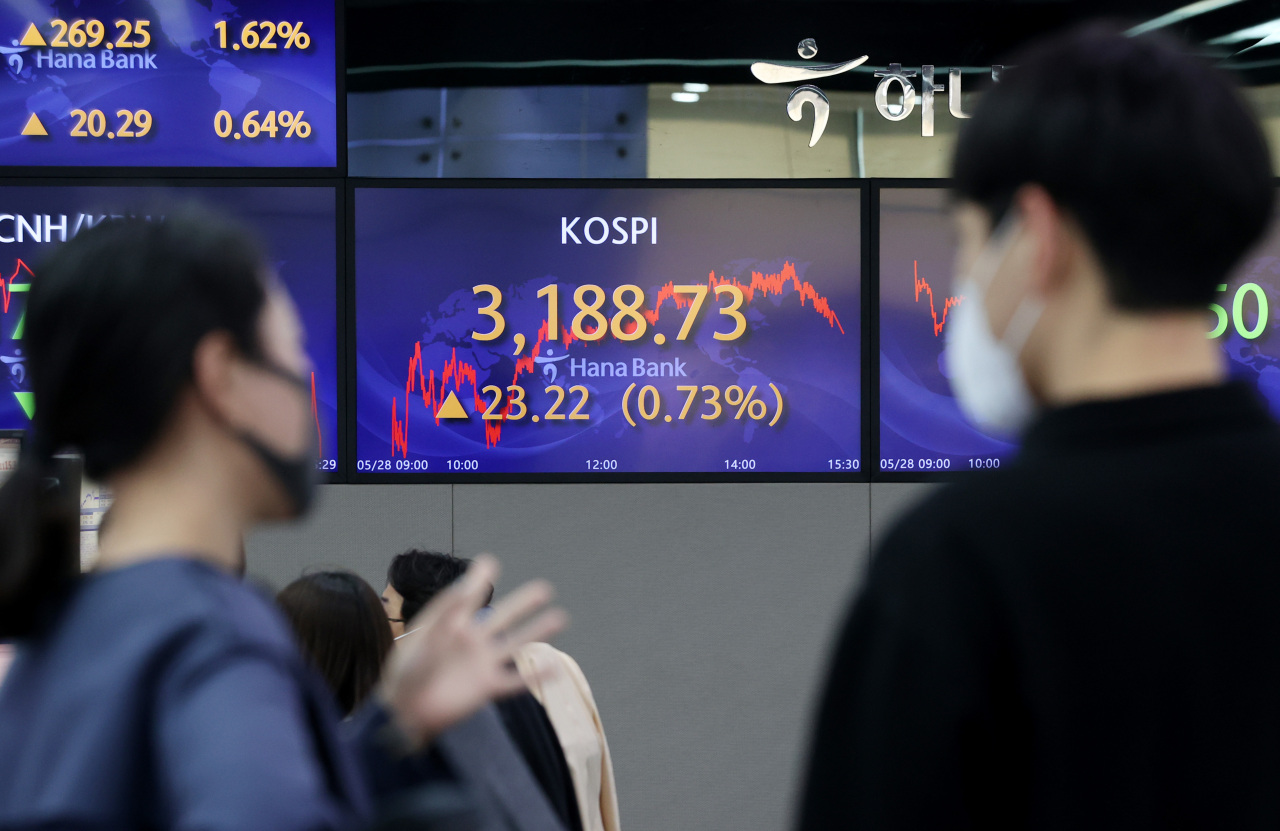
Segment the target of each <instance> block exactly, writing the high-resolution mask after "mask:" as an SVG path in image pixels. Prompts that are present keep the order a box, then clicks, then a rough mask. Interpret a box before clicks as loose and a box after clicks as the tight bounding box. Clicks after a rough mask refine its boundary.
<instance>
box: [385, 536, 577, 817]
mask: <svg viewBox="0 0 1280 831" xmlns="http://www.w3.org/2000/svg"><path fill="white" fill-rule="evenodd" d="M470 565H471V562H470V561H469V560H464V559H460V558H458V557H455V556H453V555H451V554H443V553H440V552H438V551H422V550H418V549H411V550H409V551H405V552H402V553H400V554H397V555H396V556H395V557H393V558H392V560H391V564H390V565H389V566H388V568H387V586H386V588H385V589H384V590H383V592H382V603H383V606H384V607H385V608H386V610H387V617H388V619H389V620H390V621H391V625H392V627H395V626H396V625H397V623H399V625H400V626H401V627H403V626H404V623H403V621H404V620H412V619H413V617H414V615H416V614H417V613H418V610H419V609H420V608H422V607H423V606H424V605H425V604H428V603H430V602H431V601H432V599H433V598H435V597H436V596H437V595H438V594H440V592H442V591H444V590H445V589H447V588H448V587H449V586H450V585H452V584H454V583H455V582H457V581H458V580H459V579H461V578H462V576H463V575H464V574H465V573H466V572H467V570H468V567H469V566H470ZM490 595H491V596H492V587H490ZM393 631H394V629H393ZM495 710H496V713H497V715H498V716H499V717H500V718H501V721H502V725H503V726H504V727H505V732H506V734H507V736H509V738H510V740H511V741H512V742H514V744H515V747H516V748H517V749H518V750H519V753H520V756H521V757H523V761H524V766H525V767H526V769H527V770H528V771H529V772H531V773H532V774H533V776H534V778H536V780H537V783H538V785H539V786H540V788H541V791H542V793H543V795H544V796H545V797H546V799H547V800H548V801H549V802H550V804H551V806H552V807H553V808H554V810H555V813H556V815H557V816H558V817H559V819H560V821H561V822H562V823H563V824H564V826H565V828H567V829H569V831H576V830H577V829H581V828H583V816H582V814H581V813H580V812H579V807H578V806H579V802H578V796H577V793H576V791H575V789H574V782H573V778H572V775H571V771H570V768H569V765H568V761H567V759H566V757H565V754H564V751H563V749H562V747H561V743H560V739H559V737H558V736H557V734H556V731H555V727H554V726H553V724H552V723H551V720H550V719H549V718H548V714H547V711H546V710H545V709H543V707H542V705H541V704H540V703H539V702H538V700H537V699H536V698H534V696H533V695H531V694H529V693H528V692H527V691H526V692H522V693H519V694H517V695H513V696H510V697H508V698H506V699H504V700H502V701H499V702H497V704H496V705H495ZM473 728H474V726H473ZM448 738H452V737H446V739H448ZM499 738H500V737H493V736H490V737H485V738H483V739H482V740H483V741H486V742H493V743H498V744H500V743H501V742H500V741H499ZM480 740H481V739H477V741H480ZM471 744H472V742H461V741H459V742H455V746H456V750H457V752H459V753H460V754H462V755H470V754H471V753H472V752H473V751H474V748H473V747H472V746H470V745H471ZM459 764H465V760H460V762H459ZM511 775H517V776H518V775H519V774H518V773H515V772H514V771H513V773H512V774H511Z"/></svg>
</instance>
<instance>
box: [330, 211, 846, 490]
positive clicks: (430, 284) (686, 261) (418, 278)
mask: <svg viewBox="0 0 1280 831" xmlns="http://www.w3.org/2000/svg"><path fill="white" fill-rule="evenodd" d="M354 205H355V208H354V209H355V216H354V221H355V264H356V268H355V276H354V280H355V307H356V308H355V316H356V332H355V347H356V417H357V428H356V457H357V461H356V475H357V476H359V475H360V474H362V473H365V474H390V475H392V476H395V475H397V474H417V475H421V476H431V475H440V476H442V477H447V478H460V477H462V478H465V476H466V475H469V474H471V475H475V474H479V475H484V474H503V475H516V476H518V475H520V474H526V475H545V474H568V475H586V476H589V475H594V474H599V473H603V474H618V475H622V474H666V473H681V474H719V475H729V476H733V477H740V476H751V475H760V474H769V473H772V474H793V475H804V476H813V475H819V476H821V475H845V476H847V475H849V474H851V473H856V472H857V471H859V470H860V469H861V464H862V463H861V457H860V454H861V446H860V444H861V443H860V433H861V427H860V422H861V418H860V410H861V395H860V383H861V382H860V374H861V373H860V367H859V358H860V348H859V346H860V343H859V341H860V330H861V326H860V321H859V315H860V297H859V294H860V286H859V279H860V271H861V269H860V250H859V239H860V193H859V191H858V190H856V189H848V188H845V189H835V188H805V189H796V188H791V189H780V188H779V189H774V188H755V189H738V188H718V189H716V188H704V189H699V188H644V187H633V188H592V189H580V188H579V189H558V188H528V189H497V188H470V189H460V188H437V187H425V188H424V187H362V188H356V190H355V203H354Z"/></svg>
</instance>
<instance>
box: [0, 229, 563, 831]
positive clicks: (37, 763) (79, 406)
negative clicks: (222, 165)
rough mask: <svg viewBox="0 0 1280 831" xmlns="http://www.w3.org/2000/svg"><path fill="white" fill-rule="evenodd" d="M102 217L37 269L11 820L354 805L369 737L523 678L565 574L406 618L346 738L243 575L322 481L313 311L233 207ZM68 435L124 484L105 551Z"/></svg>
mask: <svg viewBox="0 0 1280 831" xmlns="http://www.w3.org/2000/svg"><path fill="white" fill-rule="evenodd" d="M167 214H168V215H167V216H166V218H165V220H164V221H161V222H148V221H141V220H132V219H127V220H109V221H105V222H102V223H100V224H98V225H96V226H94V227H92V228H90V229H87V230H84V231H81V232H80V233H79V234H77V235H76V236H75V237H74V238H73V239H72V240H70V241H69V242H67V243H66V244H65V245H63V246H60V247H59V248H58V249H56V251H55V252H54V254H53V255H52V257H51V258H50V259H49V260H48V261H47V262H46V263H45V264H44V265H43V267H42V268H40V269H39V270H38V272H37V273H38V274H39V278H38V279H35V280H33V281H32V286H31V292H30V294H29V300H28V306H27V310H26V315H27V318H26V324H27V328H26V339H25V344H24V346H25V348H26V349H27V358H28V369H29V373H30V379H31V383H32V387H33V394H34V398H35V415H34V418H33V422H32V439H33V440H32V441H31V442H30V444H29V445H28V448H27V449H26V453H27V455H26V456H25V457H24V458H23V459H22V461H21V464H20V465H19V468H18V470H17V471H16V473H14V475H13V476H12V477H11V478H10V479H9V480H8V481H7V482H6V483H5V484H4V486H3V487H2V488H0V639H6V640H8V639H12V640H15V641H16V642H17V644H18V651H17V657H16V659H15V660H14V663H13V665H12V667H11V668H10V671H9V674H8V676H7V678H6V679H5V683H4V685H3V686H2V687H0V748H3V749H4V752H3V753H0V783H3V784H2V785H0V827H4V828H9V829H24V828H42V829H43V828H71V827H76V828H89V827H92V828H153V829H168V828H200V829H208V831H221V830H222V829H227V830H228V831H229V830H230V829H236V830H237V831H246V830H248V831H252V830H253V829H264V830H265V829H271V830H272V831H288V830H289V829H332V828H348V827H351V826H352V825H354V824H357V823H359V822H361V821H362V820H363V819H364V818H365V817H367V816H368V815H369V813H370V797H369V793H368V785H367V784H366V781H365V779H364V777H363V776H362V772H361V770H360V769H359V767H358V765H357V760H358V759H372V758H377V757H378V755H379V754H382V755H384V756H388V757H390V756H391V754H393V753H403V752H405V751H406V750H411V749H413V748H418V747H421V746H422V745H423V744H424V743H427V742H430V741H431V740H432V739H433V738H434V737H435V736H437V735H439V734H440V733H441V732H442V731H444V730H445V729H446V728H447V727H449V726H450V725H453V724H456V723H458V722H459V721H461V720H463V719H465V718H466V717H468V716H469V715H470V714H472V713H473V712H475V711H476V710H477V709H478V708H481V707H483V706H484V705H485V704H486V702H488V701H489V700H490V699H492V698H493V697H494V696H496V695H504V694H509V693H512V692H514V691H516V690H518V689H522V688H523V685H522V683H521V682H520V679H519V675H518V673H516V672H515V671H514V670H513V669H511V668H510V667H509V662H510V660H511V655H512V653H513V652H514V650H515V649H516V648H518V647H519V646H520V645H521V644H522V643H524V642H526V641H527V640H529V639H534V640H538V639H541V637H542V633H543V632H544V631H545V630H548V629H550V630H554V629H557V628H559V627H560V626H561V625H563V622H564V621H563V619H562V617H561V615H560V613H558V612H555V611H550V612H548V611H540V610H544V609H545V607H546V603H547V601H548V599H549V597H550V592H549V588H548V587H547V586H546V585H545V584H542V585H538V584H534V585H531V586H528V587H526V588H524V589H520V590H517V592H515V593H514V594H513V595H512V596H510V597H508V598H505V599H504V600H503V601H502V602H500V603H498V604H496V605H495V607H494V611H493V613H492V614H490V615H489V616H488V617H487V618H486V619H484V620H478V619H477V618H476V616H475V612H476V610H477V609H478V608H480V606H481V603H482V601H483V600H484V599H485V596H486V594H487V592H488V590H489V587H490V585H491V584H492V582H493V580H494V579H495V575H496V573H497V567H496V564H495V563H494V562H493V561H492V560H483V561H480V562H477V564H476V568H475V569H473V572H474V573H473V574H470V575H468V579H467V580H464V581H463V583H462V584H461V585H460V586H459V588H458V590H457V591H453V592H449V593H447V594H445V595H441V596H440V597H438V598H437V599H436V602H434V603H432V604H431V605H430V606H429V607H428V608H426V609H425V610H423V612H422V614H421V616H420V617H419V618H418V619H417V620H415V621H414V628H415V630H416V631H415V634H414V636H413V637H412V638H408V639H406V640H405V641H404V642H403V643H402V644H401V647H400V648H399V649H398V650H396V652H395V654H393V655H392V657H391V659H390V661H389V662H388V664H387V667H386V670H385V672H384V677H383V680H382V682H381V684H380V685H379V688H378V692H377V695H376V700H375V701H371V702H370V705H369V706H368V707H366V708H365V709H364V710H362V711H361V718H360V719H358V725H356V726H358V727H359V728H360V730H359V731H353V734H352V740H351V743H350V744H348V743H347V741H345V740H344V739H343V737H342V736H340V735H339V730H338V715H337V712H336V710H335V708H334V705H333V702H332V696H330V695H329V693H328V691H327V690H325V689H323V687H322V685H321V684H320V683H319V682H318V680H315V677H314V674H313V673H312V672H311V671H310V670H309V669H308V668H307V667H306V666H305V664H304V661H303V659H302V657H301V655H300V654H299V652H298V650H297V648H296V646H295V645H294V644H293V641H292V638H291V637H290V635H289V632H288V628H287V624H286V623H285V621H284V620H283V618H282V617H281V616H280V614H279V612H278V611H277V610H275V609H274V608H272V607H271V604H270V603H269V601H267V600H266V599H265V598H262V597H260V596H259V595H258V594H257V593H256V592H254V591H253V590H251V589H249V588H248V587H246V586H245V585H244V583H243V582H242V581H241V580H239V579H238V578H236V577H235V576H234V572H235V571H236V570H237V569H238V568H239V566H240V563H241V559H242V558H241V541H242V539H243V533H244V531H245V530H246V529H247V528H249V527H251V526H253V525H255V524H257V523H259V522H263V521H268V520H276V519H286V518H292V517H297V516H300V515H301V514H304V513H305V512H306V511H307V509H308V507H309V505H310V503H311V497H312V493H313V490H314V482H315V479H314V470H315V463H314V460H313V450H312V447H313V444H312V443H313V441H314V434H313V433H312V432H311V428H310V425H311V418H310V415H311V414H310V401H309V395H308V393H307V390H306V389H305V388H304V385H303V383H302V380H301V379H302V377H303V375H304V373H305V371H306V369H307V359H306V357H305V353H304V352H303V350H302V343H301V338H302V333H301V328H300V325H299V323H298V318H297V314H296V312H295V310H294V307H293V305H292V303H291V301H290V300H289V297H288V295H287V293H286V292H285V291H284V289H283V288H282V287H281V286H280V284H279V282H278V280H276V279H275V278H274V276H273V275H272V273H271V271H270V267H269V266H268V265H267V263H268V262H269V261H268V260H267V259H266V258H265V257H264V255H263V254H262V253H261V251H260V250H259V249H258V247H257V245H256V243H255V242H254V241H253V240H252V238H251V237H250V236H249V235H248V234H247V233H246V232H244V231H243V230H241V229H239V228H238V227H236V226H233V225H231V224H229V223H227V222H226V221H224V220H222V219H220V218H218V217H216V216H213V215H210V214H207V213H204V212H202V211H199V210H196V209H180V210H174V211H169V212H167ZM64 447H66V448H76V449H78V450H79V451H80V452H81V453H82V454H83V458H84V465H85V472H86V474H87V475H88V476H90V477H91V478H93V479H94V480H96V481H99V482H102V483H104V484H105V485H106V486H107V487H109V488H110V489H111V490H112V492H113V493H114V495H115V501H114V504H113V506H112V509H111V523H110V526H109V527H108V529H107V530H106V532H105V533H104V535H103V538H102V540H101V546H100V558H99V560H98V562H97V565H96V567H95V569H94V571H93V572H92V573H90V574H87V575H83V576H81V575H80V573H79V562H78V553H77V532H76V529H77V526H78V517H77V516H76V515H75V512H74V511H71V510H69V509H68V508H65V507H63V505H64V503H63V501H61V500H60V499H59V498H58V495H57V494H56V493H53V492H51V490H50V489H49V488H48V487H47V486H46V482H47V481H48V479H49V475H50V471H51V470H52V465H53V456H54V454H55V453H56V452H58V451H59V450H60V449H62V448H64Z"/></svg>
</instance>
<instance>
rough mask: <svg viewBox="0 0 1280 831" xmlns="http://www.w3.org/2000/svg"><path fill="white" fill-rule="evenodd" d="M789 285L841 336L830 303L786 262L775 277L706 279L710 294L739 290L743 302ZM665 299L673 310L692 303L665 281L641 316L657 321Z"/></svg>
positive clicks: (756, 274)
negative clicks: (728, 288)
mask: <svg viewBox="0 0 1280 831" xmlns="http://www.w3.org/2000/svg"><path fill="white" fill-rule="evenodd" d="M788 283H790V284H791V285H792V287H794V288H795V290H796V294H798V295H800V305H801V306H804V305H806V301H809V302H812V303H813V310H814V311H815V312H817V313H818V314H820V315H822V316H823V317H824V318H826V320H827V324H828V325H830V326H832V327H834V328H836V329H839V330H840V334H842V335H843V334H844V327H843V326H841V325H840V318H838V317H836V313H835V311H834V310H832V308H831V303H830V302H829V301H828V300H827V298H826V297H824V296H823V295H821V294H819V293H818V290H817V289H816V288H814V287H813V284H812V283H810V282H809V281H808V280H801V279H800V276H799V275H798V274H796V267H795V264H794V263H792V262H791V261H790V260H788V261H787V262H785V263H783V264H782V270H781V271H779V272H777V273H776V274H764V273H762V272H759V271H753V272H751V282H749V283H742V282H740V281H739V280H738V279H737V278H736V277H716V273H715V272H714V271H713V272H711V273H710V274H709V275H708V276H707V285H708V286H709V287H710V288H711V290H712V291H713V292H714V291H715V289H716V287H717V286H734V287H736V288H739V289H741V290H742V295H743V297H745V298H746V301H747V303H750V302H751V301H752V300H754V299H755V295H756V293H757V292H759V293H760V294H761V295H763V296H766V297H767V296H769V295H771V294H772V295H780V294H782V291H783V289H785V288H786V287H787V284H788ZM667 300H674V301H675V304H676V308H677V309H683V308H685V307H687V306H688V305H689V304H690V303H692V302H693V298H692V297H688V296H687V295H680V294H676V284H675V282H669V283H667V284H666V285H665V286H663V287H662V288H660V289H658V299H657V300H656V301H654V304H653V309H651V310H650V309H646V310H645V312H644V316H645V317H646V318H648V320H649V323H650V324H654V323H657V322H658V317H659V315H660V314H661V313H662V304H663V303H665V302H666V301H667Z"/></svg>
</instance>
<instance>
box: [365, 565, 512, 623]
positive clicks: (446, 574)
mask: <svg viewBox="0 0 1280 831" xmlns="http://www.w3.org/2000/svg"><path fill="white" fill-rule="evenodd" d="M470 565H471V561H470V560H464V559H462V558H461V557H455V556H453V555H452V554H443V553H441V552H439V551H422V550H419V549H416V548H412V549H410V550H408V551H405V552H404V553H402V554H397V555H396V556H395V557H393V558H392V559H391V565H390V566H389V567H388V568H387V582H388V583H390V584H391V588H393V589H395V590H396V591H397V592H399V593H400V596H401V597H403V598H404V605H403V606H401V608H400V617H402V618H403V619H404V620H405V621H406V622H408V621H410V620H412V619H413V617H414V615H416V614H418V612H420V611H422V607H423V606H426V605H427V604H428V603H430V602H431V598H433V597H435V596H436V595H437V594H439V593H440V591H441V590H442V589H445V588H448V586H449V585H450V584H451V583H453V582H454V581H455V580H457V579H458V578H460V577H461V576H462V575H463V574H466V572H467V568H468V567H469V566H470ZM492 600H493V587H492V586H490V587H489V596H488V598H487V599H486V600H485V605H486V606H487V605H489V603H490V602H491V601H492Z"/></svg>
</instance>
